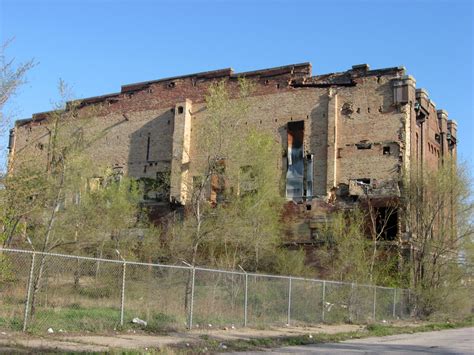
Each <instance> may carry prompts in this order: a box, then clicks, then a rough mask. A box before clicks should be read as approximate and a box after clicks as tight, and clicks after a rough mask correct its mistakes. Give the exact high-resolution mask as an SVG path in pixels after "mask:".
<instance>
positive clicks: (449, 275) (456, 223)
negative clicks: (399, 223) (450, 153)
mask: <svg viewBox="0 0 474 355" xmlns="http://www.w3.org/2000/svg"><path fill="white" fill-rule="evenodd" d="M471 181H472V180H471V179H470V178H469V176H468V171H467V169H466V168H465V167H463V166H462V165H461V166H457V165H456V164H455V162H454V161H451V160H445V161H444V164H443V165H441V166H440V167H439V169H438V170H437V171H428V170H425V171H414V172H412V174H410V177H409V179H407V180H406V182H405V186H406V188H405V193H404V197H405V201H404V203H405V204H406V206H408V209H407V210H406V214H405V216H404V217H405V221H406V223H407V227H408V228H407V229H408V233H409V235H410V237H411V238H410V239H411V244H412V248H411V256H410V260H409V261H408V263H407V265H406V269H407V270H408V271H409V273H410V275H411V280H410V281H411V285H412V287H413V288H414V290H415V296H416V307H417V308H416V314H417V315H418V316H422V317H427V316H430V315H433V314H436V313H443V312H454V313H455V312H460V311H462V310H463V309H464V310H465V309H466V308H469V305H468V304H466V301H467V300H469V296H467V297H466V292H468V289H467V288H466V285H468V286H469V285H470V287H471V291H472V285H471V283H472V282H471V281H470V280H471V279H472V273H471V274H470V275H469V274H466V271H469V269H468V268H466V267H465V265H466V263H465V261H466V260H465V261H462V259H461V255H462V254H464V255H469V250H470V249H471V248H472V242H473V239H472V238H473V235H474V228H473V227H474V226H473V220H474V219H473V212H474V204H473V200H472V190H471Z"/></svg>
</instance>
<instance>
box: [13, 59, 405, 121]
mask: <svg viewBox="0 0 474 355" xmlns="http://www.w3.org/2000/svg"><path fill="white" fill-rule="evenodd" d="M367 68H368V66H367ZM295 70H296V73H295ZM399 71H406V69H405V67H403V66H397V67H390V68H382V69H375V70H367V71H364V72H363V74H362V75H363V76H371V75H388V74H393V73H396V72H399ZM353 72H354V69H349V70H347V71H344V72H336V73H328V74H320V75H315V76H311V75H312V64H311V63H310V62H303V63H295V64H288V65H283V66H278V67H272V68H267V69H258V70H252V71H246V72H240V73H235V72H234V69H232V68H224V69H217V70H210V71H204V72H198V73H193V74H186V75H179V76H172V77H167V78H162V79H157V80H149V81H142V82H137V83H132V84H126V85H122V86H121V90H120V92H115V93H110V94H105V95H99V96H91V97H86V98H83V99H77V100H74V101H75V102H80V103H81V104H93V103H97V102H100V101H103V100H107V99H112V98H114V97H118V96H119V95H121V94H124V93H129V92H133V91H138V90H142V89H145V88H147V87H149V86H150V85H152V84H158V83H166V82H170V81H173V80H180V79H187V78H194V79H197V80H198V79H217V78H223V77H229V78H239V77H255V76H258V77H271V76H278V75H284V74H292V75H293V74H299V76H300V77H301V76H303V77H306V78H308V79H313V80H314V79H317V78H321V77H324V76H329V75H343V74H350V73H353ZM316 85H317V84H316ZM322 85H327V84H322ZM333 85H335V86H337V85H338V84H337V83H336V84H333ZM340 85H341V86H345V85H347V84H340ZM295 86H300V84H299V83H296V82H295ZM304 86H311V84H306V85H304ZM69 104H70V103H69V102H68V103H67V105H66V107H68V106H69ZM81 106H82V105H81ZM51 112H54V110H52V111H46V112H40V113H35V114H33V115H32V117H31V118H26V119H21V120H17V121H16V122H15V126H23V125H25V124H27V123H29V122H31V121H41V120H43V119H45V118H46V116H47V115H48V114H50V113H51Z"/></svg>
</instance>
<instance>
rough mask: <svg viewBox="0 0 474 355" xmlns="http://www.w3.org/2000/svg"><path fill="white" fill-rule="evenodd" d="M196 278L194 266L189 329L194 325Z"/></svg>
mask: <svg viewBox="0 0 474 355" xmlns="http://www.w3.org/2000/svg"><path fill="white" fill-rule="evenodd" d="M195 278H196V269H195V268H194V266H193V267H192V279H191V303H190V305H189V329H192V327H193V307H194V279H195Z"/></svg>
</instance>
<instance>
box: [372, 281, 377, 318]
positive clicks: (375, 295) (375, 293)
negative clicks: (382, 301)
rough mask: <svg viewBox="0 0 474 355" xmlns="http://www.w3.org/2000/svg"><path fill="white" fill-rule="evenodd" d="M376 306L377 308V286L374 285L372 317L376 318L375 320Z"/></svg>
mask: <svg viewBox="0 0 474 355" xmlns="http://www.w3.org/2000/svg"><path fill="white" fill-rule="evenodd" d="M376 308H377V286H374V309H373V312H372V313H373V314H372V318H373V319H374V322H375V315H376V313H375V312H376Z"/></svg>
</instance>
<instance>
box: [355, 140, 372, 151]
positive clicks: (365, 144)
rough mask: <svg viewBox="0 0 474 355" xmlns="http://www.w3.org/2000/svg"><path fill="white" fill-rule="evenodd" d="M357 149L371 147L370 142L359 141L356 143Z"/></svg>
mask: <svg viewBox="0 0 474 355" xmlns="http://www.w3.org/2000/svg"><path fill="white" fill-rule="evenodd" d="M356 147H357V149H372V143H367V142H364V141H362V142H360V143H356Z"/></svg>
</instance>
